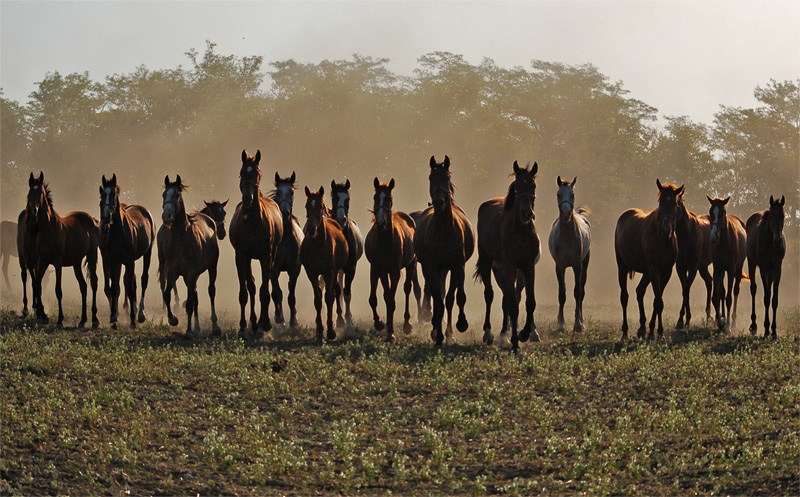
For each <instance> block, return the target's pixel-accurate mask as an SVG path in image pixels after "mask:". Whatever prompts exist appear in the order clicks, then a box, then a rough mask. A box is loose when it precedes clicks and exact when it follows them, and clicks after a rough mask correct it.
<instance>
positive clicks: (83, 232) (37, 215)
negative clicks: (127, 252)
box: [27, 172, 100, 328]
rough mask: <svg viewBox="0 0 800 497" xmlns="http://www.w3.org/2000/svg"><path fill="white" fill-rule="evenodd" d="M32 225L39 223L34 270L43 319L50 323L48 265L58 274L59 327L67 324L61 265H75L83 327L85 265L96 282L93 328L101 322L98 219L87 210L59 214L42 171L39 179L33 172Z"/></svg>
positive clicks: (29, 208) (29, 182) (36, 290)
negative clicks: (45, 293) (45, 289)
mask: <svg viewBox="0 0 800 497" xmlns="http://www.w3.org/2000/svg"><path fill="white" fill-rule="evenodd" d="M28 187H29V190H28V209H27V210H28V216H27V223H28V225H31V224H33V225H35V231H36V235H35V239H36V241H35V253H36V257H38V260H37V261H36V270H35V273H34V275H33V276H34V286H33V291H34V294H35V296H34V303H38V306H39V312H38V315H39V318H40V319H41V320H42V321H43V322H47V315H46V314H45V312H44V306H43V305H42V295H41V289H42V276H43V275H44V273H45V271H46V270H47V267H48V266H50V265H52V266H53V268H54V269H55V273H56V298H57V299H58V321H57V323H56V324H57V325H58V327H62V326H63V324H64V312H63V309H62V305H61V297H62V292H61V268H62V267H67V266H72V269H73V271H74V272H75V278H76V279H77V280H78V286H79V287H80V290H81V303H82V306H81V321H80V323H79V324H78V327H80V328H82V327H83V326H84V325H85V324H86V321H87V315H86V296H87V295H86V294H87V287H86V280H85V279H84V277H83V273H82V271H81V265H82V264H84V260H85V265H86V268H87V270H88V273H89V281H90V283H91V285H92V327H93V328H96V327H98V326H99V325H100V321H98V320H97V247H98V244H99V238H100V231H99V229H98V226H97V221H95V220H94V218H92V216H90V215H89V214H87V213H86V212H79V211H75V212H70V213H69V214H67V215H66V216H64V217H61V216H59V215H58V214H57V213H56V211H55V209H53V200H52V197H51V195H50V188H49V187H48V186H47V185H46V184H45V183H44V173H42V172H40V173H39V178H38V179H35V178H34V177H33V173H31V175H30V178H29V179H28Z"/></svg>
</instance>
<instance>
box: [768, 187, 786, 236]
mask: <svg viewBox="0 0 800 497" xmlns="http://www.w3.org/2000/svg"><path fill="white" fill-rule="evenodd" d="M785 204H786V197H784V196H783V195H781V199H780V200H775V199H774V198H772V195H770V196H769V230H770V231H771V232H772V241H773V243H776V244H778V243H780V241H781V236H782V235H783V220H784V218H786V211H785V210H784V209H783V206H784V205H785Z"/></svg>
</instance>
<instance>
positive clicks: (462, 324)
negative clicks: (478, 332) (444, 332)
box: [456, 314, 469, 333]
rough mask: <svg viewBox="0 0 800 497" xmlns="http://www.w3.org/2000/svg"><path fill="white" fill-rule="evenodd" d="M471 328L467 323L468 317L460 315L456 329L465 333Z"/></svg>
mask: <svg viewBox="0 0 800 497" xmlns="http://www.w3.org/2000/svg"><path fill="white" fill-rule="evenodd" d="M467 328H469V323H467V317H466V316H464V315H463V314H462V315H461V316H458V321H456V329H457V330H458V331H460V332H461V333H464V332H465V331H467Z"/></svg>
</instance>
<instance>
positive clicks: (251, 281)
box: [245, 260, 258, 333]
mask: <svg viewBox="0 0 800 497" xmlns="http://www.w3.org/2000/svg"><path fill="white" fill-rule="evenodd" d="M245 270H246V271H247V273H246V276H245V282H246V283H247V294H248V295H249V299H250V331H251V332H252V333H255V332H256V330H257V329H258V319H256V278H255V276H253V268H252V266H251V262H250V261H249V260H248V261H247V268H246V269H245Z"/></svg>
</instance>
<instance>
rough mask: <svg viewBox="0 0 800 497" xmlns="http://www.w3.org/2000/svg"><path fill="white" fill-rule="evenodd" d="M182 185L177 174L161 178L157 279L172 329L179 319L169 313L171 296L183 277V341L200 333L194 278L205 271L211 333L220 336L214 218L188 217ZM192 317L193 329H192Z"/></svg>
mask: <svg viewBox="0 0 800 497" xmlns="http://www.w3.org/2000/svg"><path fill="white" fill-rule="evenodd" d="M185 190H186V185H184V184H183V182H182V180H181V177H180V175H178V176H177V177H176V178H175V181H173V182H171V181H170V180H169V176H164V194H163V198H164V202H163V205H162V212H161V221H162V223H163V224H162V226H161V228H159V230H158V241H157V245H158V260H159V268H158V272H159V277H160V278H163V281H164V286H163V289H162V295H163V298H164V303H166V305H167V318H168V320H169V324H170V325H171V326H177V325H178V317H177V316H175V315H174V314H173V313H172V307H171V305H170V293H171V292H172V290H173V288H174V287H175V282H176V281H177V280H178V278H179V277H181V276H183V282H184V283H185V284H186V301H185V304H186V335H185V336H186V338H196V337H197V336H198V335H199V333H200V318H199V315H198V300H199V299H198V296H197V279H198V278H199V277H200V275H201V274H203V273H204V272H206V271H208V296H209V297H210V299H211V333H212V334H214V335H219V334H220V333H221V330H220V329H219V326H217V312H216V308H215V306H214V299H215V297H216V293H217V290H216V281H217V261H218V260H219V246H218V245H217V236H216V235H217V227H216V223H215V222H214V220H213V219H211V218H210V217H208V216H206V215H205V214H202V213H196V214H192V215H189V214H187V213H186V206H185V204H184V202H183V192H184V191H185ZM192 315H194V328H192Z"/></svg>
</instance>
